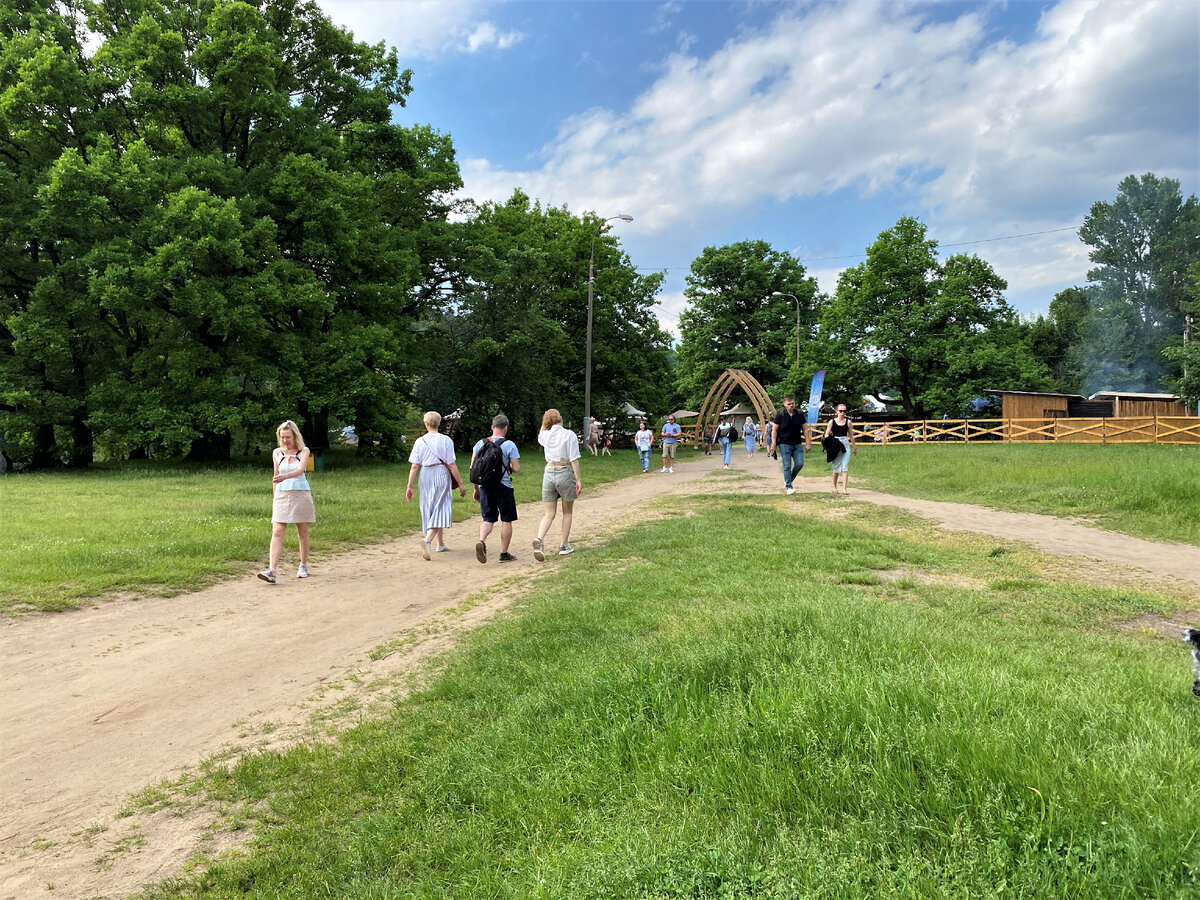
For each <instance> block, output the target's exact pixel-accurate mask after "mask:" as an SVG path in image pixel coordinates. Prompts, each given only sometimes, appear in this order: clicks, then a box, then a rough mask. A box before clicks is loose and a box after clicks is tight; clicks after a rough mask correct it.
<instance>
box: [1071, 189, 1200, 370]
mask: <svg viewBox="0 0 1200 900" xmlns="http://www.w3.org/2000/svg"><path fill="white" fill-rule="evenodd" d="M1079 237H1080V238H1081V239H1082V240H1083V241H1084V242H1085V243H1086V244H1088V245H1089V246H1090V247H1091V250H1090V251H1089V253H1088V256H1089V258H1090V259H1091V260H1092V262H1094V263H1096V266H1095V268H1093V269H1091V270H1090V271H1089V272H1088V283H1089V284H1088V288H1089V292H1090V297H1091V308H1092V309H1091V313H1090V314H1089V316H1088V318H1087V320H1086V322H1085V323H1084V327H1083V330H1082V333H1081V335H1080V341H1079V343H1078V344H1076V345H1075V348H1074V350H1073V358H1074V359H1075V364H1076V366H1077V367H1078V368H1080V369H1081V371H1082V372H1083V374H1084V377H1083V379H1082V380H1083V389H1084V390H1085V391H1088V392H1090V391H1094V390H1100V389H1106V390H1143V391H1144V390H1157V389H1159V388H1160V387H1161V386H1162V383H1163V382H1164V380H1169V379H1171V378H1172V377H1174V376H1176V375H1178V373H1179V370H1178V368H1177V363H1178V360H1179V357H1178V354H1177V353H1168V354H1164V351H1166V350H1168V349H1169V348H1172V347H1177V346H1179V344H1180V343H1181V340H1182V333H1183V320H1184V317H1185V316H1186V315H1187V314H1188V313H1189V311H1191V312H1192V314H1193V315H1194V314H1195V301H1194V299H1193V297H1192V294H1191V291H1190V289H1189V282H1188V272H1189V270H1190V268H1191V267H1192V266H1193V265H1195V263H1196V262H1197V261H1198V260H1200V204H1198V203H1197V200H1196V197H1195V196H1191V197H1188V198H1187V199H1186V200H1184V199H1183V195H1182V194H1181V192H1180V187H1179V182H1178V181H1176V180H1175V179H1173V178H1159V177H1157V176H1156V175H1153V174H1151V173H1147V174H1145V175H1143V176H1141V178H1137V177H1135V176H1133V175H1129V176H1127V177H1126V178H1124V179H1122V181H1121V183H1120V184H1119V185H1118V188H1117V196H1116V198H1115V199H1114V200H1112V201H1111V202H1109V201H1101V202H1097V203H1095V204H1093V205H1092V209H1091V211H1090V212H1089V213H1088V216H1087V218H1086V219H1085V220H1084V224H1083V227H1082V228H1080V229H1079Z"/></svg>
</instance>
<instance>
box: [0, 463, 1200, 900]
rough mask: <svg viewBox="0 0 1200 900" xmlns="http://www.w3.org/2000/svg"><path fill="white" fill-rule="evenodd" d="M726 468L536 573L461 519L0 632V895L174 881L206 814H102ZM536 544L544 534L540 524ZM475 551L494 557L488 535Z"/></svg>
mask: <svg viewBox="0 0 1200 900" xmlns="http://www.w3.org/2000/svg"><path fill="white" fill-rule="evenodd" d="M690 455H691V454H688V455H687V456H688V457H690ZM686 458H687V457H685V459H686ZM735 467H736V468H737V469H739V470H741V471H749V472H751V473H753V474H755V475H756V476H759V477H758V478H757V479H756V480H754V481H746V480H744V479H739V480H736V481H735V480H731V481H728V482H725V483H724V484H723V485H717V484H714V483H713V481H709V482H708V483H707V484H705V485H701V484H699V482H700V481H701V479H703V478H705V477H706V476H707V475H708V474H709V473H710V472H711V471H713V470H714V469H719V468H720V463H719V458H718V457H715V456H714V457H705V458H701V459H699V460H696V461H690V462H688V463H687V464H685V465H681V466H679V467H678V468H677V470H676V474H674V475H661V474H659V473H657V472H653V473H652V474H651V475H647V476H638V477H634V478H629V479H626V480H624V481H622V482H618V483H616V484H614V485H609V486H606V487H604V488H602V489H600V490H599V491H597V492H596V493H594V494H585V497H584V499H583V500H581V501H580V504H579V508H578V517H579V525H578V527H577V529H576V532H575V534H574V535H573V541H572V542H573V543H575V544H576V546H578V547H579V549H580V551H581V552H580V553H579V555H577V556H576V557H574V558H569V559H562V560H560V559H557V558H553V559H551V560H550V561H548V562H547V564H546V565H545V566H544V567H543V566H539V565H538V564H537V563H536V562H534V560H533V557H532V554H531V553H530V551H529V549H528V548H529V542H530V540H531V538H532V537H533V536H534V534H535V533H536V531H535V530H536V527H537V520H538V517H539V515H540V509H539V508H537V507H536V506H525V507H522V508H521V510H520V517H521V518H520V521H519V522H518V523H517V527H516V530H515V537H514V541H513V549H514V552H515V553H516V554H517V555H518V557H519V559H518V561H517V562H516V563H513V564H506V565H504V566H500V565H499V564H489V565H487V566H481V565H479V564H478V563H477V562H476V561H475V559H474V554H473V549H472V548H473V547H474V543H475V539H476V536H477V527H478V519H474V518H473V519H469V520H467V521H464V522H461V523H458V524H456V525H455V527H454V528H453V529H452V530H451V531H450V532H449V537H448V543H450V545H451V547H452V548H453V550H452V552H450V553H446V554H440V555H435V557H434V560H433V561H432V562H426V561H424V560H422V559H421V558H420V556H419V555H418V554H417V552H416V548H417V542H416V539H415V538H411V537H410V538H404V539H398V540H395V541H392V542H390V543H387V544H383V545H379V546H375V547H370V548H365V549H362V550H357V551H353V552H350V553H346V554H343V555H341V556H338V557H335V558H332V559H326V560H322V559H320V558H319V557H318V558H317V559H316V560H315V562H314V565H313V577H312V578H310V579H308V580H307V581H297V580H295V579H281V582H280V583H279V584H278V585H276V586H274V587H268V586H266V585H264V584H262V583H261V582H259V581H258V580H257V579H255V578H254V577H253V576H252V575H248V576H246V577H244V578H241V579H238V580H234V581H229V582H225V583H223V584H220V585H216V586H214V587H212V588H209V589H207V590H204V591H200V592H198V593H194V594H190V595H185V596H180V597H174V598H169V599H151V600H139V601H119V602H111V603H101V604H99V605H97V606H96V607H94V608H91V609H86V610H81V611H78V612H73V613H66V614H62V615H51V616H38V617H33V616H30V617H25V618H21V619H17V620H10V621H8V622H5V623H3V624H2V625H0V671H2V672H3V678H2V680H0V710H2V711H3V712H2V718H3V723H4V724H3V733H2V736H0V741H2V743H0V758H2V759H3V761H4V762H3V767H2V768H0V797H3V807H2V809H0V900H9V898H13V900H16V898H27V897H31V896H52V897H57V898H92V897H103V898H109V897H113V898H115V897H125V896H127V895H128V894H129V893H130V892H132V891H134V890H136V889H137V888H138V887H139V886H140V885H142V884H144V883H146V882H148V881H152V880H155V879H159V878H164V877H167V876H169V875H172V874H175V873H176V872H178V870H179V867H180V866H181V864H182V863H183V862H184V860H185V859H186V858H187V856H188V855H189V854H190V853H191V852H192V851H193V850H194V849H195V847H196V845H197V840H198V839H199V838H200V836H201V835H202V834H203V832H204V830H205V828H206V826H207V825H208V824H209V822H211V820H212V815H211V813H209V814H206V815H208V818H205V817H204V815H199V816H191V817H187V816H185V817H178V816H174V815H172V814H171V812H170V811H163V812H160V813H156V814H151V815H139V816H135V817H133V819H115V818H114V815H115V813H117V812H118V811H119V809H120V808H121V805H122V804H123V803H125V802H126V801H127V800H128V798H129V796H130V795H131V794H132V793H135V792H137V791H140V790H142V789H144V788H146V787H147V786H150V785H153V784H156V783H158V782H159V781H161V780H163V779H170V778H174V777H176V776H178V775H179V774H181V773H183V772H185V771H187V770H188V769H189V768H191V767H194V766H195V765H196V764H197V763H199V762H200V761H201V760H203V759H204V758H206V757H208V756H211V755H213V754H216V753H219V752H221V751H222V750H223V749H226V748H230V747H239V746H240V747H244V746H247V745H250V744H254V743H256V742H257V741H259V740H260V739H262V738H263V736H264V735H267V736H269V737H268V738H267V739H268V740H270V741H273V742H275V743H287V742H288V741H289V740H294V739H295V738H296V737H297V736H298V735H299V734H301V733H302V729H303V728H304V727H306V726H307V724H308V723H309V721H310V718H311V716H312V713H313V710H314V709H316V708H322V707H328V706H330V705H332V704H334V703H336V702H337V701H338V700H339V699H343V698H345V697H350V698H351V699H354V700H356V701H362V700H363V699H364V692H366V691H368V690H369V687H370V684H371V683H372V682H373V681H377V680H378V679H381V678H386V677H388V676H391V675H396V674H403V673H405V672H411V671H413V670H415V669H416V668H418V667H419V665H420V664H421V662H422V661H423V660H424V659H426V658H428V657H429V656H430V655H431V654H433V653H436V652H439V651H440V650H442V649H444V648H445V647H446V646H449V645H450V644H451V643H452V642H453V639H454V634H455V633H456V629H461V628H464V627H470V626H471V625H473V624H475V623H477V622H480V621H483V620H484V619H486V618H487V617H488V616H490V615H492V614H494V613H495V612H496V611H497V610H498V609H501V608H503V606H504V605H506V604H507V602H509V600H510V599H511V597H512V596H513V595H514V594H515V593H516V592H517V591H518V590H521V589H523V588H524V587H527V585H528V580H529V577H530V576H536V575H537V574H538V572H539V571H543V570H551V569H556V568H558V567H559V566H561V565H566V566H572V565H579V564H586V563H585V562H583V560H585V559H586V551H587V548H588V546H589V544H590V545H592V546H595V545H596V544H597V543H599V542H601V541H603V540H604V539H605V535H607V534H611V533H613V532H615V531H619V530H621V529H622V528H624V527H626V526H627V525H628V524H629V523H631V522H633V521H634V520H635V517H636V516H637V514H638V513H639V511H640V510H641V509H642V508H643V507H645V506H646V505H648V504H650V503H651V502H653V501H655V500H656V499H657V498H660V497H662V496H667V495H672V494H685V493H689V492H693V491H697V490H710V489H718V490H729V491H731V492H746V493H756V494H770V493H774V492H779V493H780V494H781V495H782V485H781V483H780V479H779V475H778V472H777V469H776V464H775V463H773V462H771V461H770V460H768V459H766V458H765V457H763V456H759V457H758V458H756V459H755V460H753V461H748V460H746V459H745V457H744V455H743V456H739V457H737V458H736V466H735ZM798 487H799V488H800V490H801V492H802V493H815V492H819V491H824V490H826V489H827V488H828V482H827V481H826V480H825V479H823V478H822V479H802V480H801V481H800V482H798ZM781 499H782V497H781ZM849 502H852V503H853V502H857V503H862V502H869V503H874V504H879V505H883V506H893V507H898V508H901V509H905V510H909V511H911V512H913V513H916V514H917V515H920V516H924V517H926V518H929V519H931V520H932V521H934V522H935V523H937V524H939V525H941V526H943V527H945V528H949V529H958V530H970V531H976V532H982V533H986V534H991V535H994V536H996V537H1001V538H1008V539H1015V540H1022V541H1028V542H1029V543H1031V544H1034V545H1035V546H1037V547H1039V548H1041V549H1043V550H1045V551H1047V552H1050V553H1060V554H1067V555H1072V556H1084V557H1090V558H1095V559H1101V560H1104V561H1105V562H1107V563H1109V564H1112V563H1118V564H1122V565H1127V566H1133V567H1137V568H1139V569H1142V570H1145V571H1147V572H1150V573H1152V574H1153V575H1155V576H1160V577H1163V578H1169V579H1172V580H1174V581H1175V582H1177V583H1178V585H1182V586H1185V588H1186V589H1187V590H1188V591H1189V592H1191V593H1193V594H1194V595H1196V596H1200V548H1196V547H1188V546H1180V545H1167V544H1158V543H1154V542H1151V541H1145V540H1140V539H1138V538H1131V537H1126V536H1124V535H1118V534H1113V533H1111V532H1104V531H1100V530H1098V529H1095V528H1090V527H1087V526H1085V525H1080V524H1077V523H1072V522H1069V521H1066V520H1062V519H1056V518H1053V517H1049V516H1037V515H1029V514H1019V513H1004V512H997V511H995V510H989V509H985V508H982V507H975V506H969V505H965V504H955V503H934V502H931V501H924V500H910V499H906V498H900V497H893V496H890V495H886V494H881V493H877V492H871V491H858V492H855V493H853V494H852V496H851V498H850V500H849ZM550 536H551V537H552V538H554V537H556V536H557V523H556V526H555V530H553V531H552V532H551V535H550ZM491 549H492V551H493V553H496V552H498V541H497V540H496V538H493V540H492V542H491ZM480 591H489V592H490V596H489V597H488V599H487V600H485V601H484V602H482V603H479V604H476V605H474V606H473V607H472V608H471V609H469V610H468V611H466V612H465V613H464V614H463V615H462V616H461V617H459V618H457V619H454V620H453V621H452V622H451V623H450V624H446V622H447V620H446V619H445V618H444V617H443V619H442V623H443V624H442V625H441V626H440V627H433V624H434V623H436V622H437V621H438V617H439V615H441V614H444V613H446V612H447V611H449V610H453V609H455V608H456V607H458V606H459V605H460V604H461V603H462V602H463V600H464V598H466V597H467V596H468V595H471V594H473V593H476V592H480ZM389 640H392V641H396V649H395V651H394V652H392V653H390V654H389V655H386V656H385V657H384V658H382V659H373V658H372V653H371V651H372V650H374V649H375V648H377V647H379V646H380V645H381V644H384V643H385V642H388V641H389ZM49 885H52V886H53V887H52V888H51V889H49V891H48V886H49Z"/></svg>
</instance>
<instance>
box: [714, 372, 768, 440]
mask: <svg viewBox="0 0 1200 900" xmlns="http://www.w3.org/2000/svg"><path fill="white" fill-rule="evenodd" d="M737 388H741V389H742V390H743V391H745V392H746V396H747V397H749V398H750V403H751V405H752V406H753V407H754V412H755V413H757V415H758V421H759V424H761V425H766V424H767V423H768V422H770V421H771V420H773V419H774V418H775V405H774V404H773V403H771V398H770V397H768V396H767V392H766V390H765V389H764V388H763V386H762V385H761V384H759V383H758V379H757V378H755V377H754V376H753V375H751V374H750V373H749V372H747V371H746V370H745V369H726V370H725V371H724V372H723V373H721V376H720V377H719V378H717V380H716V381H714V382H713V386H712V387H711V388H709V390H708V396H707V397H705V398H704V404H703V405H702V406H701V407H700V416H699V418H697V419H696V445H697V446H699V445H700V444H705V445H706V446H707V445H708V443H709V442H708V440H707V438H708V435H709V433H710V431H711V430H712V429H714V428H716V426H717V423H718V422H719V421H720V420H721V410H722V409H724V408H725V401H726V400H728V399H729V395H730V394H732V393H733V392H734V390H736V389H737ZM739 431H740V429H739Z"/></svg>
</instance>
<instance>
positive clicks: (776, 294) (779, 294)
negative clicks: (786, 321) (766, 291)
mask: <svg viewBox="0 0 1200 900" xmlns="http://www.w3.org/2000/svg"><path fill="white" fill-rule="evenodd" d="M771 296H772V297H791V298H792V299H793V300H795V301H796V368H797V369H799V368H800V298H799V297H797V296H796V295H795V294H785V293H784V292H783V291H771Z"/></svg>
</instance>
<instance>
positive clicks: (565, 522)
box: [562, 500, 575, 547]
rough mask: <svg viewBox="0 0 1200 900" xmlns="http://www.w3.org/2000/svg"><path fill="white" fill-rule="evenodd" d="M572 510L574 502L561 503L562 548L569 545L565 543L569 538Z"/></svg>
mask: <svg viewBox="0 0 1200 900" xmlns="http://www.w3.org/2000/svg"><path fill="white" fill-rule="evenodd" d="M574 509H575V504H574V502H572V501H568V500H564V501H563V515H562V546H564V547H565V546H567V544H568V543H569V542H568V541H567V538H569V537H570V536H571V518H572V511H573V510H574Z"/></svg>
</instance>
